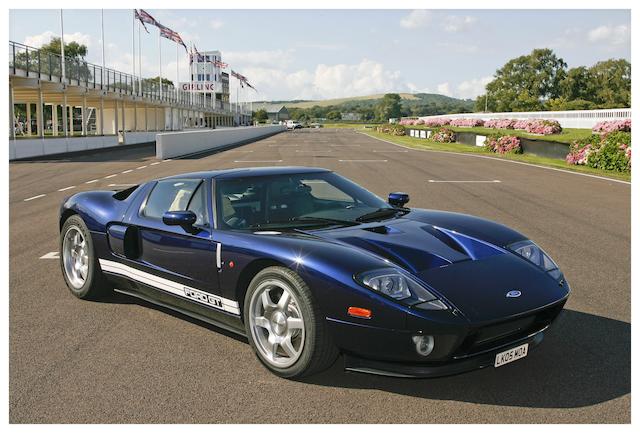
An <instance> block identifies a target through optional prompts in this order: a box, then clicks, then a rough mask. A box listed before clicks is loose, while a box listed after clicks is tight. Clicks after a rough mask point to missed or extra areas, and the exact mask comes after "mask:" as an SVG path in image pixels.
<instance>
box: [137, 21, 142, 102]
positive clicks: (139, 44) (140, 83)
mask: <svg viewBox="0 0 640 433" xmlns="http://www.w3.org/2000/svg"><path fill="white" fill-rule="evenodd" d="M141 26H142V24H141V23H140V20H138V90H139V91H140V95H141V96H142V49H141V47H142V42H141V40H142V39H141V38H140V27H141Z"/></svg>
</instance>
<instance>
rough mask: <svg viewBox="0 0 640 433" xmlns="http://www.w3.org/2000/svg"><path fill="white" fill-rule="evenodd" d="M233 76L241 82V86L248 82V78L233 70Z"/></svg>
mask: <svg viewBox="0 0 640 433" xmlns="http://www.w3.org/2000/svg"><path fill="white" fill-rule="evenodd" d="M231 76H232V77H235V78H237V79H238V80H240V84H242V83H243V82H245V81H247V77H245V76H244V75H242V74H239V73H237V72H236V71H234V70H233V69H232V70H231Z"/></svg>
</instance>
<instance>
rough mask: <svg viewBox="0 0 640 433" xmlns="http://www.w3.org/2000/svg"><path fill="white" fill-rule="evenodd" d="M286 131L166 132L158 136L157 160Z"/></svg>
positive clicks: (271, 128)
mask: <svg viewBox="0 0 640 433" xmlns="http://www.w3.org/2000/svg"><path fill="white" fill-rule="evenodd" d="M284 130H285V127H284V126H281V125H273V126H247V127H240V128H225V129H209V130H204V131H183V132H166V133H162V134H158V135H157V136H156V158H158V159H166V158H174V157H176V156H183V155H189V154H191V153H197V152H206V151H208V150H215V149H222V148H224V147H226V146H232V145H234V144H239V143H243V142H246V141H249V140H255V139H258V138H262V137H266V136H269V135H273V134H277V133H278V132H282V131H284Z"/></svg>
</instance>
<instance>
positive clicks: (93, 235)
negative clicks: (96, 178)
mask: <svg viewBox="0 0 640 433" xmlns="http://www.w3.org/2000/svg"><path fill="white" fill-rule="evenodd" d="M408 201H409V197H408V195H407V194H404V193H391V194H389V197H388V201H387V202H385V201H384V200H382V199H380V198H379V197H377V196H376V195H374V194H373V193H371V192H369V191H367V190H366V189H364V188H362V187H360V186H358V185H356V184H355V183H353V182H351V181H350V180H348V179H346V178H344V177H342V176H340V175H338V174H336V173H334V172H332V171H329V170H325V169H321V168H305V167H269V168H248V169H247V168H243V169H230V170H217V171H206V172H196V173H186V174H181V175H178V176H171V177H166V178H163V179H159V180H154V181H151V182H148V183H145V184H141V185H137V186H134V187H132V188H128V189H125V190H121V191H115V192H114V191H90V192H81V193H78V194H75V195H73V196H71V197H69V198H67V199H65V200H64V202H63V204H62V206H61V209H60V251H61V254H60V257H61V268H62V273H63V275H64V279H65V281H66V283H67V286H68V287H69V289H70V290H71V292H72V293H73V294H74V295H75V296H77V297H78V298H82V299H85V298H95V297H99V296H103V295H105V294H107V293H109V291H111V290H116V291H118V292H121V293H125V294H128V295H132V296H135V297H138V298H141V299H144V300H146V301H149V302H152V303H155V304H158V305H162V306H165V307H168V308H171V309H174V310H177V311H179V312H182V313H184V314H186V315H188V316H191V317H195V318H197V319H200V320H203V321H206V322H209V323H213V324H215V325H217V326H218V327H220V328H224V329H226V330H229V331H233V332H235V333H238V334H242V335H244V336H246V337H247V339H248V340H249V343H250V345H251V347H252V348H253V350H254V351H255V353H256V355H257V356H258V359H259V360H260V361H261V362H262V363H263V364H264V365H265V366H266V367H267V368H268V369H269V370H271V371H272V372H273V373H275V374H276V375H278V376H282V377H288V378H294V377H301V376H305V375H309V374H313V373H316V372H319V371H322V370H324V369H326V368H328V367H329V366H331V365H332V364H333V363H334V362H335V360H336V358H337V357H338V355H339V354H343V358H344V362H345V368H346V369H347V370H351V371H359V372H367V373H376V374H384V375H391V376H400V377H434V376H444V375H450V374H456V373H460V372H463V371H468V370H472V369H476V368H483V367H487V366H494V367H500V366H502V365H505V364H507V363H509V362H512V361H515V360H517V359H521V358H523V357H525V356H527V354H528V351H529V349H531V348H533V347H534V346H536V345H537V344H539V343H540V341H541V340H542V337H543V332H544V331H545V330H546V329H547V328H548V327H549V325H550V324H551V323H552V322H553V320H554V319H555V318H556V317H557V316H558V314H559V313H560V312H561V310H562V308H563V306H564V304H565V302H566V300H567V297H568V296H569V292H570V289H569V284H568V283H567V281H566V280H565V278H564V276H563V274H562V272H561V271H560V269H559V268H558V266H557V265H556V264H555V262H554V261H553V260H552V259H551V258H550V257H549V256H548V255H547V254H546V253H545V252H544V251H543V250H542V249H541V248H540V247H538V246H537V245H536V244H535V243H534V242H532V241H531V240H529V239H527V238H526V237H525V236H523V235H522V234H520V233H518V232H516V231H514V230H511V229H509V228H507V227H505V226H502V225H500V224H497V223H495V222H491V221H487V220H485V219H481V218H477V217H473V216H469V215H463V214H458V213H451V212H443V211H437V210H424V209H410V208H408V207H407V206H406V205H407V203H408Z"/></svg>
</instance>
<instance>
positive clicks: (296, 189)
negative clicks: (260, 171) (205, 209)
mask: <svg viewBox="0 0 640 433" xmlns="http://www.w3.org/2000/svg"><path fill="white" fill-rule="evenodd" d="M216 191H217V194H216V200H217V203H216V209H217V212H218V215H217V217H218V221H219V223H220V224H219V225H220V226H221V228H227V229H236V230H254V231H255V230H267V229H275V228H279V229H283V228H285V229H286V228H291V229H293V228H314V227H323V226H340V225H342V226H348V225H357V224H359V223H360V222H361V221H365V220H368V219H369V218H368V216H369V215H376V216H380V217H381V219H382V217H384V218H390V217H392V216H393V215H395V213H396V212H394V208H393V207H391V206H390V205H388V204H387V203H386V202H385V201H384V200H382V199H381V198H380V197H378V196H376V195H375V194H373V193H371V192H369V191H367V190H366V189H364V188H362V187H361V186H359V185H357V184H355V183H353V182H351V181H350V180H348V179H346V178H344V177H342V176H340V175H337V174H335V173H332V172H319V173H296V174H281V175H270V176H255V177H245V178H237V179H221V180H218V181H216ZM363 216H364V217H365V218H364V219H363V218H362V217H363Z"/></svg>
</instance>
